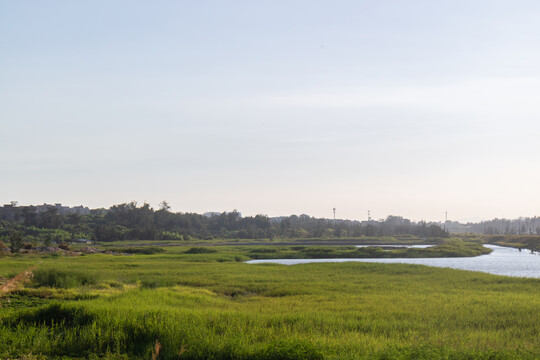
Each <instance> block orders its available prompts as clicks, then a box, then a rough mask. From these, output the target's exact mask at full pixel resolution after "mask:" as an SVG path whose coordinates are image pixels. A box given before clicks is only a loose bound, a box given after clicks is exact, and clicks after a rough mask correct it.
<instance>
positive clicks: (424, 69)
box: [0, 0, 540, 220]
mask: <svg viewBox="0 0 540 360" xmlns="http://www.w3.org/2000/svg"><path fill="white" fill-rule="evenodd" d="M539 18H540V3H539V2H537V1H513V2H510V1H451V2H450V1H152V2H150V1H86V2H82V1H8V0H0V169H1V170H0V201H1V202H3V203H7V202H9V201H11V200H17V201H19V203H20V204H37V203H43V202H48V203H51V202H62V203H64V204H67V205H78V204H84V205H88V206H90V207H101V206H103V207H109V206H110V205H113V204H116V203H120V202H127V201H131V200H136V201H138V202H139V203H142V202H143V201H147V202H149V203H150V204H151V205H153V206H157V205H158V203H159V202H160V201H162V200H167V201H169V202H170V203H171V205H172V207H173V210H175V211H193V212H204V211H224V210H232V209H234V208H236V209H238V210H240V211H241V212H242V213H243V214H246V215H252V214H257V213H264V214H268V215H270V216H276V215H289V214H293V213H296V214H300V213H307V214H310V215H313V216H317V217H331V216H332V207H333V206H335V207H336V208H337V215H338V217H340V218H349V219H365V218H366V216H367V210H368V209H370V210H371V212H372V216H373V217H375V218H383V217H386V216H387V215H390V214H392V215H402V216H405V217H408V218H412V219H415V220H419V219H425V220H442V219H444V212H445V211H448V213H449V217H450V219H457V220H476V219H488V218H493V217H506V218H513V217H518V216H534V215H539V214H538V210H539V208H540V186H539V185H538V184H540V167H539V161H538V158H539V155H540V141H538V137H539V135H540V103H539V100H540V65H539V64H540V46H539V45H538V44H540V25H539V23H538V19H539Z"/></svg>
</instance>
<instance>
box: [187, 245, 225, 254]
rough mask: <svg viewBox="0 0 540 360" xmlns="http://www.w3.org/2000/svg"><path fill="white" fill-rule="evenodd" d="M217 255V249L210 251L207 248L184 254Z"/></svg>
mask: <svg viewBox="0 0 540 360" xmlns="http://www.w3.org/2000/svg"><path fill="white" fill-rule="evenodd" d="M213 253H217V250H215V249H209V248H205V247H194V248H191V249H189V250H187V251H185V252H184V254H213Z"/></svg>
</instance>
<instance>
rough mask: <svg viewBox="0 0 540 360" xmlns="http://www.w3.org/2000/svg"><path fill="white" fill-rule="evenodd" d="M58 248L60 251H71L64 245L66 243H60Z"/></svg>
mask: <svg viewBox="0 0 540 360" xmlns="http://www.w3.org/2000/svg"><path fill="white" fill-rule="evenodd" d="M58 247H59V248H60V249H62V250H66V251H69V250H71V248H70V247H69V245H68V244H66V243H62V244H60V245H58Z"/></svg>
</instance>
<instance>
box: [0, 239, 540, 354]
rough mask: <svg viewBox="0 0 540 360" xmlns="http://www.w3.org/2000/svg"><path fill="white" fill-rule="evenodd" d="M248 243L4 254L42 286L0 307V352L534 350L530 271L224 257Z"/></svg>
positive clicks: (539, 323)
mask: <svg viewBox="0 0 540 360" xmlns="http://www.w3.org/2000/svg"><path fill="white" fill-rule="evenodd" d="M258 249H259V250H260V249H262V248H259V247H246V248H241V247H238V248H233V247H227V248H217V247H216V248H215V250H216V251H215V252H213V253H209V254H200V253H195V254H186V253H185V251H186V249H185V248H184V249H182V250H181V251H176V250H174V249H172V250H169V249H167V252H166V253H163V254H156V255H136V256H113V255H101V254H97V255H88V256H84V257H59V258H48V257H45V258H42V257H40V256H29V257H24V258H23V259H21V258H11V257H9V258H4V259H2V262H0V275H2V274H6V273H8V272H10V271H11V272H12V271H13V270H11V269H12V268H17V269H20V268H24V266H26V265H28V266H29V265H30V264H33V263H37V264H38V272H37V273H38V274H39V272H40V271H41V272H42V274H43V276H42V277H43V278H44V279H45V280H42V281H38V279H35V282H34V283H33V284H31V285H29V286H31V288H29V289H27V290H22V291H19V292H18V293H15V294H12V295H11V298H12V299H13V301H11V302H7V301H6V300H4V301H3V304H2V306H3V307H2V308H0V315H1V316H0V339H2V341H0V358H16V357H22V356H24V355H27V354H29V353H32V354H42V355H44V356H46V357H48V358H55V357H56V358H61V357H67V358H92V357H94V358H110V359H115V358H117V359H121V358H130V359H132V358H135V359H151V356H152V350H153V349H154V347H155V344H156V341H158V342H159V343H160V344H161V345H162V349H161V352H160V359H246V360H247V359H486V360H487V359H537V358H538V357H539V355H540V342H539V338H538V334H539V333H540V317H539V314H540V296H538V295H539V291H540V280H538V279H520V278H510V277H502V276H494V275H489V274H482V273H475V272H467V271H459V270H451V269H441V268H430V267H426V266H419V265H405V264H369V263H341V264H335V263H334V264H305V265H295V266H282V265H275V264H260V265H249V264H244V263H239V262H237V261H235V257H236V256H242V257H245V258H250V257H251V256H252V255H254V254H261V252H260V251H259V250H258ZM305 249H306V248H300V247H299V248H297V249H296V250H294V249H293V250H292V251H302V250H305ZM255 250H257V251H255ZM263 250H264V249H263ZM275 250H276V251H275V252H280V251H282V250H281V249H279V248H276V249H275ZM344 250H346V251H349V250H350V251H356V250H355V249H344ZM283 251H289V250H288V249H284V250H283ZM220 260H224V261H220ZM45 275H46V276H45ZM40 276H41V275H40ZM49 277H51V279H52V280H50V279H49ZM72 278H75V279H76V280H71V279H72ZM84 279H91V280H90V281H87V280H84ZM59 284H60V285H59ZM63 284H67V285H63ZM38 298H39V301H37V300H36V299H38ZM15 299H17V301H15ZM181 349H184V351H183V352H182V355H181V356H180V357H179V352H180V351H181Z"/></svg>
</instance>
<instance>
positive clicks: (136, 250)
mask: <svg viewBox="0 0 540 360" xmlns="http://www.w3.org/2000/svg"><path fill="white" fill-rule="evenodd" d="M108 250H110V251H113V252H116V253H124V254H142V255H152V254H159V253H164V252H165V249H163V248H160V247H157V246H141V247H125V248H118V247H117V248H109V249H108Z"/></svg>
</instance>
